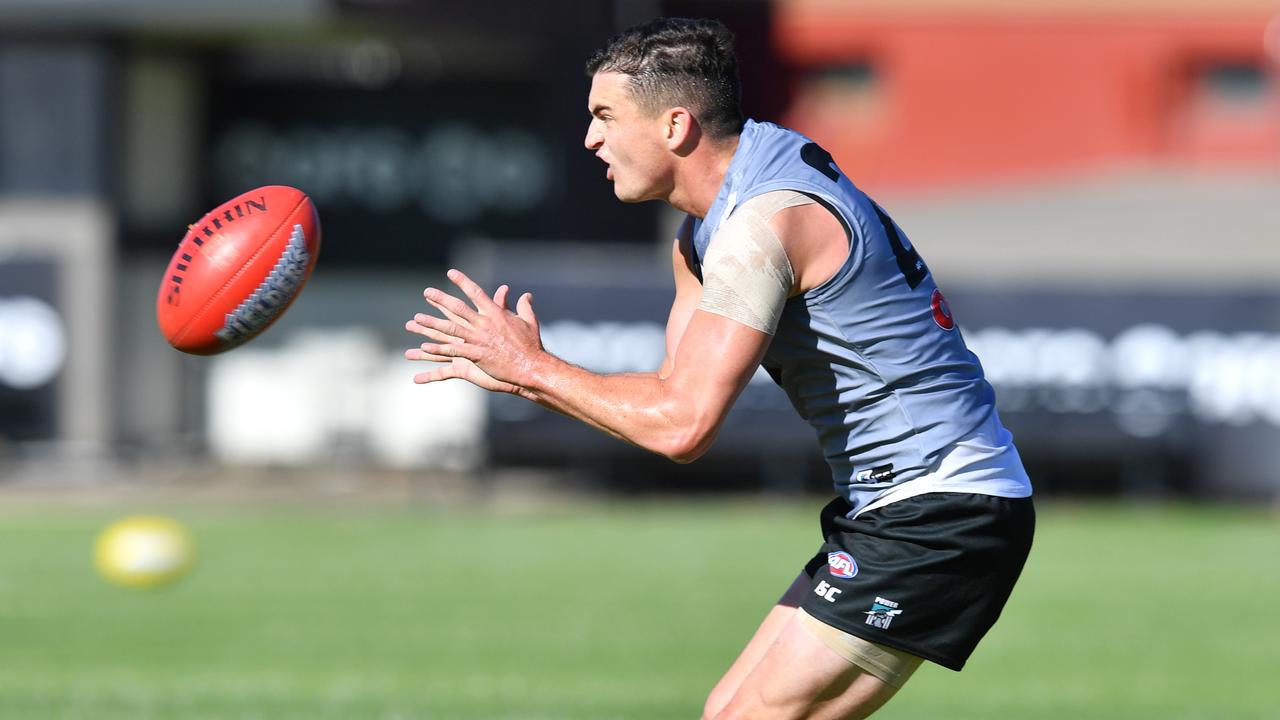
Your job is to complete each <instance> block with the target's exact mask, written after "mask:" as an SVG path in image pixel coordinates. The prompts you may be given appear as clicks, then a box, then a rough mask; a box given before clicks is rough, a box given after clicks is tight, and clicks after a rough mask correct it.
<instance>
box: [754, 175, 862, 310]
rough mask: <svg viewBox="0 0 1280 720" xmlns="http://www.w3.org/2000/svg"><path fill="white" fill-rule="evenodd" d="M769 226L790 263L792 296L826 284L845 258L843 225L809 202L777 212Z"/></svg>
mask: <svg viewBox="0 0 1280 720" xmlns="http://www.w3.org/2000/svg"><path fill="white" fill-rule="evenodd" d="M797 194H798V193H797ZM769 226H770V227H771V228H772V229H773V231H774V233H775V234H776V235H777V236H778V241H779V242H781V243H782V247H783V249H784V250H785V251H786V253H787V257H788V259H790V260H791V267H792V270H793V271H794V273H795V284H796V286H795V289H796V292H805V291H807V290H812V289H813V288H815V287H818V286H819V285H821V284H822V283H824V282H826V281H827V280H828V279H830V278H831V276H832V275H834V274H835V273H836V271H837V270H839V269H840V266H841V265H843V264H844V261H845V259H846V258H847V257H848V256H849V233H848V231H847V230H846V229H845V226H844V223H842V222H841V221H840V219H839V218H838V217H836V215H835V214H834V213H832V211H831V210H830V209H828V208H827V206H825V205H823V204H822V203H819V202H815V201H813V200H812V199H810V201H809V202H806V203H804V204H795V205H790V206H788V207H784V208H782V209H779V210H778V211H777V212H775V213H774V214H773V215H772V216H771V217H770V218H769Z"/></svg>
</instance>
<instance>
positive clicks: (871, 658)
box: [797, 608, 924, 690]
mask: <svg viewBox="0 0 1280 720" xmlns="http://www.w3.org/2000/svg"><path fill="white" fill-rule="evenodd" d="M797 617H798V618H799V619H800V624H801V625H803V626H804V628H805V629H806V630H808V631H809V632H811V633H813V635H814V636H815V637H817V638H818V639H819V640H821V641H822V644H823V645H826V646H827V647H829V648H831V649H832V650H833V651H835V653H836V654H837V655H839V656H840V657H842V658H844V659H845V660H848V661H849V662H851V663H853V664H854V665H857V666H858V667H860V668H862V669H863V670H866V671H867V672H868V673H869V674H871V675H873V676H875V677H877V678H879V679H880V680H883V681H884V682H886V683H888V684H889V685H892V686H893V687H896V688H898V689H899V690H901V689H902V686H903V685H904V684H906V682H907V680H908V679H909V678H910V677H911V674H912V673H914V672H915V671H916V668H918V667H920V663H922V662H924V660H923V659H922V658H920V657H917V656H915V655H912V654H911V653H909V652H905V651H903V650H899V649H897V648H891V647H889V646H887V645H881V644H879V643H873V642H871V641H870V640H864V639H862V638H860V637H858V636H857V635H850V634H849V633H847V632H845V631H843V630H841V629H839V628H834V627H831V626H830V625H828V624H826V623H824V622H822V621H821V620H819V619H817V618H815V617H814V616H812V615H810V614H809V613H807V612H805V611H804V608H799V609H798V614H797Z"/></svg>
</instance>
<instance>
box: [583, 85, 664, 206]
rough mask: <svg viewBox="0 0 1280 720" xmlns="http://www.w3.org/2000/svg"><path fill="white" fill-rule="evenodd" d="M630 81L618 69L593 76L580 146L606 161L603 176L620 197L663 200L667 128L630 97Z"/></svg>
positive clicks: (633, 199) (628, 200) (614, 192)
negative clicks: (583, 138)
mask: <svg viewBox="0 0 1280 720" xmlns="http://www.w3.org/2000/svg"><path fill="white" fill-rule="evenodd" d="M629 79H630V78H629V77H628V76H626V75H623V74H622V73H616V72H598V73H596V74H595V77H593V78H592V79H591V94H590V96H589V97H588V98H587V109H588V110H589V111H590V112H591V124H590V125H589V126H587V137H586V138H585V140H584V141H583V144H584V145H586V147H587V149H588V150H594V151H595V153H596V157H598V158H600V159H601V160H603V161H604V162H605V163H607V164H608V166H609V169H608V170H607V171H606V172H605V177H607V178H608V179H609V180H612V181H613V194H614V195H616V196H617V197H618V199H619V200H621V201H623V202H641V201H643V200H655V199H661V198H665V197H667V196H668V195H669V194H670V192H671V167H670V161H671V157H670V153H669V151H668V150H667V146H666V132H665V127H664V125H663V122H662V118H661V117H660V116H659V117H650V116H648V114H647V113H645V112H644V111H642V110H641V109H640V107H639V106H637V105H636V103H635V101H634V100H632V98H631V93H630V91H629V90H628V89H627V82H628V80H629Z"/></svg>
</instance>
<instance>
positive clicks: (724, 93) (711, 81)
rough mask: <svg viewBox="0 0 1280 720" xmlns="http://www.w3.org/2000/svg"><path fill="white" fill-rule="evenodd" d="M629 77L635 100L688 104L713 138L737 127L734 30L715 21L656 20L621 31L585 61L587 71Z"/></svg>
mask: <svg viewBox="0 0 1280 720" xmlns="http://www.w3.org/2000/svg"><path fill="white" fill-rule="evenodd" d="M598 72H617V73H622V74H623V75H628V76H630V78H631V81H630V83H629V88H630V90H631V95H632V97H633V98H635V100H636V103H637V104H638V105H639V106H640V107H641V108H642V109H643V110H645V111H647V112H652V113H657V112H659V111H661V110H664V109H666V108H669V107H675V106H677V105H681V106H684V107H687V108H689V109H690V110H691V111H692V112H693V114H694V117H696V118H697V119H698V123H699V124H700V125H701V126H702V129H703V131H704V132H706V133H707V134H708V135H709V136H711V137H712V138H717V139H719V138H725V137H728V136H730V135H736V134H738V133H740V132H741V131H742V123H743V119H742V108H741V102H742V89H741V85H740V82H739V80H738V60H737V58H736V57H735V56H734V54H733V33H732V32H730V31H729V28H727V27H725V26H724V25H723V24H721V23H720V22H718V21H716V20H702V19H698V20H694V19H689V18H659V19H657V20H651V21H649V22H647V23H643V24H641V25H636V26H635V27H632V28H630V29H628V30H624V31H623V32H621V33H620V34H618V35H615V36H613V37H612V38H610V39H609V42H607V43H606V44H605V46H604V47H602V48H600V49H599V50H597V51H596V52H595V53H594V54H593V55H592V56H591V59H590V60H588V61H587V75H588V76H593V75H595V74H596V73H598Z"/></svg>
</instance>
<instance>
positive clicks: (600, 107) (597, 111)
mask: <svg viewBox="0 0 1280 720" xmlns="http://www.w3.org/2000/svg"><path fill="white" fill-rule="evenodd" d="M611 109H612V108H610V107H609V106H608V105H596V106H594V107H592V108H591V114H592V115H599V114H600V113H602V112H606V111H608V110H611Z"/></svg>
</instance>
